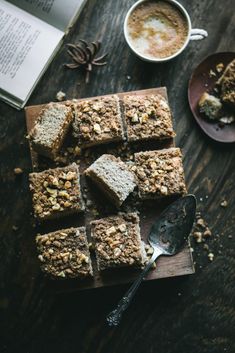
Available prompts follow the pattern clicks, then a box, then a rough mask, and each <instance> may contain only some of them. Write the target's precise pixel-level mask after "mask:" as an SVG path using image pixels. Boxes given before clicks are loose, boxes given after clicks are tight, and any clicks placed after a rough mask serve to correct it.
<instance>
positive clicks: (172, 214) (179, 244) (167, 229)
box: [106, 195, 196, 326]
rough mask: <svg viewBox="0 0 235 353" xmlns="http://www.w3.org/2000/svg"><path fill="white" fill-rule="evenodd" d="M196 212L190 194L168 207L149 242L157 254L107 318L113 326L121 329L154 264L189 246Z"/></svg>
mask: <svg viewBox="0 0 235 353" xmlns="http://www.w3.org/2000/svg"><path fill="white" fill-rule="evenodd" d="M195 213H196V198H195V196H194V195H186V196H184V197H181V198H179V199H178V200H176V201H175V202H173V203H172V204H171V205H170V206H168V207H167V208H166V209H165V210H164V211H163V212H162V214H161V215H160V217H159V218H158V219H157V220H156V222H155V223H154V224H153V226H152V228H151V230H150V233H149V236H148V242H149V244H150V245H151V246H152V248H153V250H154V251H153V255H152V257H151V259H150V260H149V262H148V263H147V265H146V267H145V268H144V269H143V271H142V272H141V273H140V275H139V277H138V278H137V279H136V280H135V282H134V283H133V284H132V286H131V287H130V289H129V290H128V291H127V292H126V294H125V295H124V297H123V298H122V299H121V300H120V301H119V303H118V305H117V307H116V308H115V309H114V310H113V311H111V312H110V313H109V314H108V315H107V318H106V320H107V322H108V324H109V326H117V325H118V324H119V322H120V321H121V318H122V314H123V312H124V311H125V310H126V309H127V307H128V306H129V304H130V302H131V300H132V299H133V297H134V295H135V293H136V291H137V289H138V288H139V286H140V284H141V282H142V281H143V279H144V278H145V277H146V275H147V273H148V271H149V270H150V269H151V267H152V265H153V263H154V261H156V259H157V258H158V257H159V256H161V255H166V256H172V255H175V254H177V253H178V252H179V251H180V250H182V248H183V247H184V246H185V245H186V243H187V240H188V236H189V234H190V231H191V229H192V226H193V222H194V219H195Z"/></svg>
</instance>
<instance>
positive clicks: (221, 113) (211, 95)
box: [188, 52, 235, 143]
mask: <svg viewBox="0 0 235 353" xmlns="http://www.w3.org/2000/svg"><path fill="white" fill-rule="evenodd" d="M188 99H189V105H190V108H191V111H192V113H193V116H194V118H195V119H196V121H197V123H198V125H199V126H200V127H201V129H202V130H203V131H204V132H205V133H206V134H207V135H208V136H209V137H210V138H212V139H213V140H215V141H218V142H223V143H233V142H235V53H234V52H223V53H215V54H213V55H210V56H208V57H207V58H206V59H205V60H203V61H202V62H201V63H200V64H199V65H198V66H197V67H196V69H195V70H194V71H193V73H192V76H191V78H190V81H189V87H188Z"/></svg>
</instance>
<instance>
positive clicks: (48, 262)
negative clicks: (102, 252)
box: [36, 227, 93, 278]
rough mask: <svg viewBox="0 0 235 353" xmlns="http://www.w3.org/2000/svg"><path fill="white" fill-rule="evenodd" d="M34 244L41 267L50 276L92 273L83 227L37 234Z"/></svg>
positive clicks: (72, 276)
mask: <svg viewBox="0 0 235 353" xmlns="http://www.w3.org/2000/svg"><path fill="white" fill-rule="evenodd" d="M36 244H37V250H38V254H39V255H38V258H39V260H40V264H41V269H42V271H43V272H45V273H47V274H48V275H50V276H51V277H54V278H60V277H62V278H74V277H86V276H92V275H93V271H92V266H91V259H90V253H89V249H88V243H87V238H86V229H85V227H80V228H68V229H62V230H57V231H56V232H52V233H48V234H44V235H38V236H37V237H36Z"/></svg>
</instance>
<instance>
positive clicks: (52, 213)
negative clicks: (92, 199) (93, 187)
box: [29, 163, 84, 220]
mask: <svg viewBox="0 0 235 353" xmlns="http://www.w3.org/2000/svg"><path fill="white" fill-rule="evenodd" d="M29 181H30V190H31V192H32V198H33V208H34V215H35V217H36V218H38V219H40V220H43V219H51V218H56V217H58V216H65V215H70V214H73V213H77V212H81V211H83V210H84V203H83V199H82V195H81V189H80V175H79V168H78V165H77V164H76V163H73V164H71V165H69V166H66V167H62V168H55V169H48V170H44V171H43V172H39V173H31V174H30V175H29Z"/></svg>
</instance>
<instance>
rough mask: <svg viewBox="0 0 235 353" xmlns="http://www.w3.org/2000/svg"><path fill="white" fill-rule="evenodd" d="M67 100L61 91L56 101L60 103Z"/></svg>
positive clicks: (57, 94)
mask: <svg viewBox="0 0 235 353" xmlns="http://www.w3.org/2000/svg"><path fill="white" fill-rule="evenodd" d="M65 98H66V94H65V93H64V92H62V91H59V92H57V93H56V99H57V100H58V101H59V102H62V101H64V100H65Z"/></svg>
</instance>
